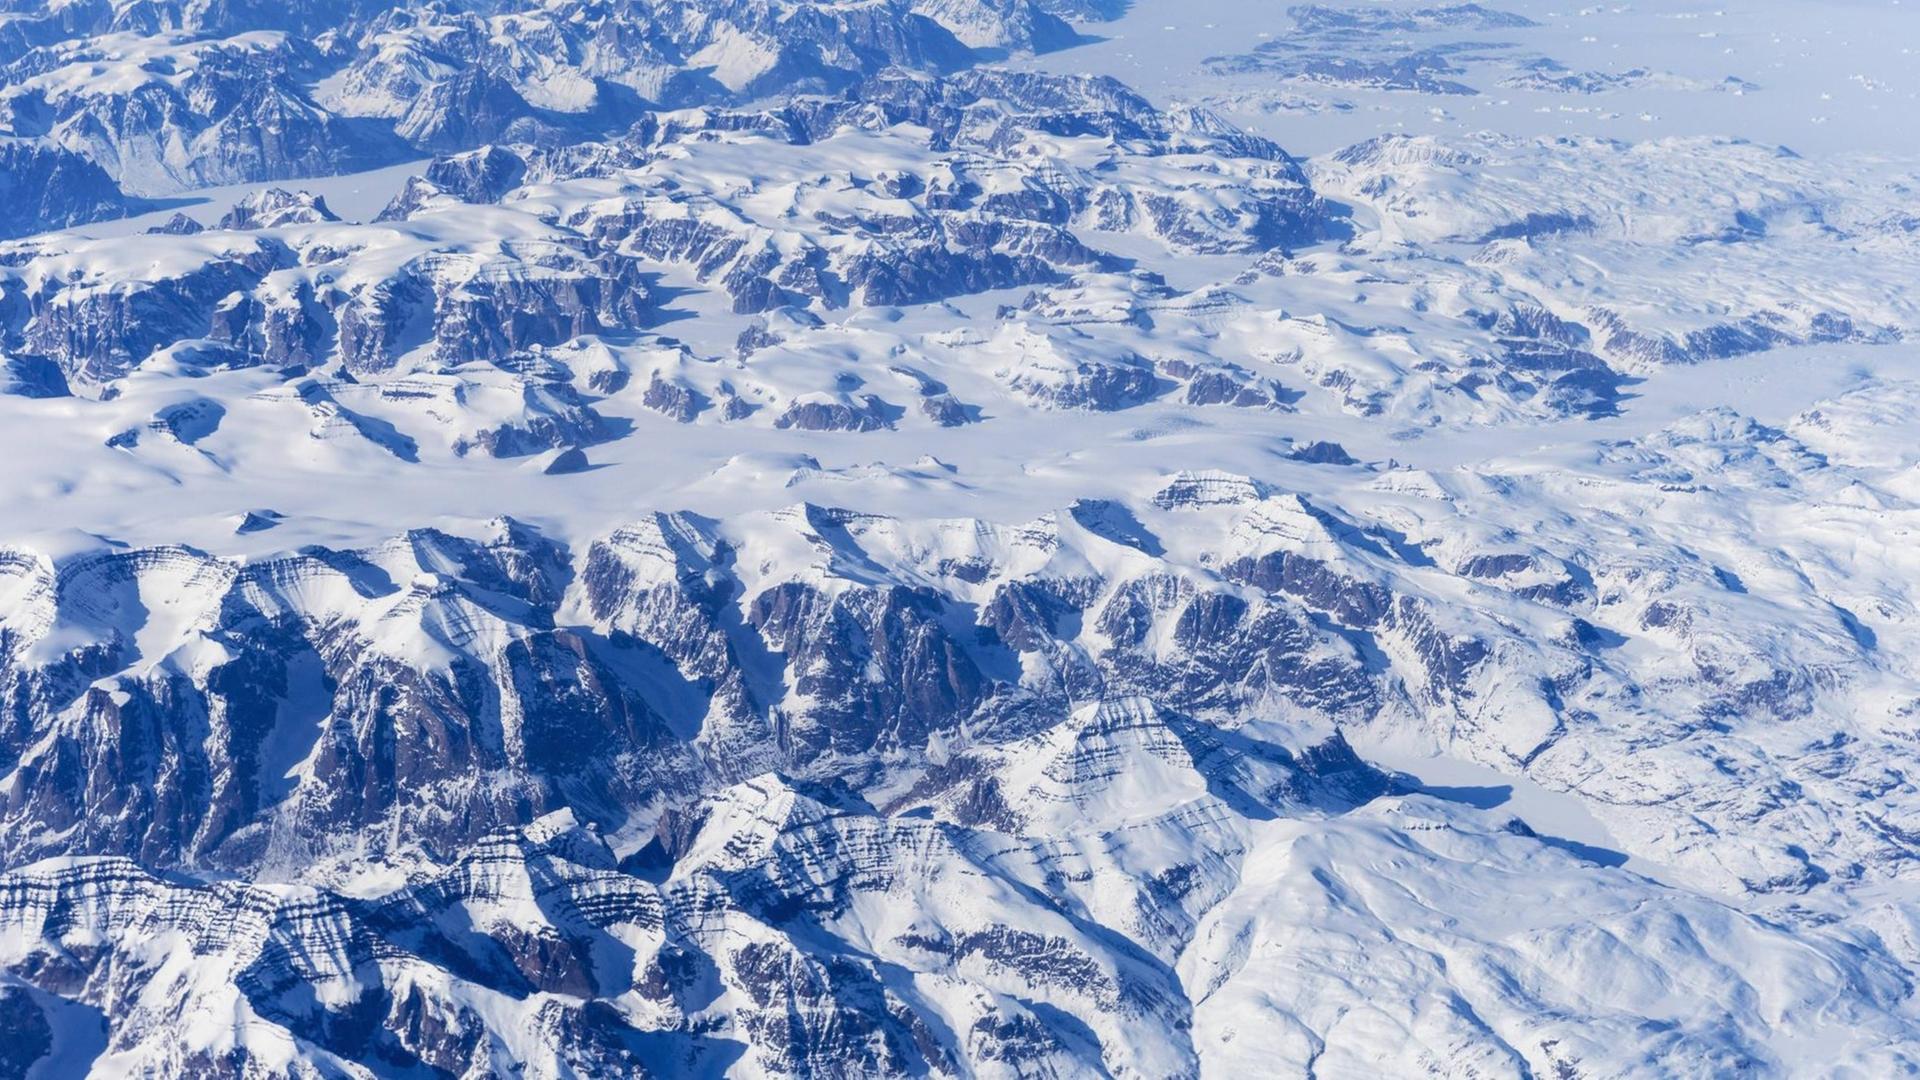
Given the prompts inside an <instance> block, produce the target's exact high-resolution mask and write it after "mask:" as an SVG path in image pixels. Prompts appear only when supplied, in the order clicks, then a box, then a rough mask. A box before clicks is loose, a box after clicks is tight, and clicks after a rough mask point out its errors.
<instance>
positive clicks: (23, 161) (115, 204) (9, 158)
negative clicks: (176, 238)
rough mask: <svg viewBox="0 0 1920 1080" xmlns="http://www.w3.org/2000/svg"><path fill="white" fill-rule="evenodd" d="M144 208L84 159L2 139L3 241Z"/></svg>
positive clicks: (0, 228)
mask: <svg viewBox="0 0 1920 1080" xmlns="http://www.w3.org/2000/svg"><path fill="white" fill-rule="evenodd" d="M135 205H138V203H137V200H130V199H128V198H127V197H126V196H125V195H122V194H121V192H120V188H119V186H118V185H116V184H115V183H114V182H113V178H112V177H110V176H108V175H107V173H106V171H105V170H103V169H101V168H100V166H98V165H96V164H94V163H93V162H92V161H90V160H88V159H87V158H86V157H84V156H83V155H80V154H77V153H74V152H73V151H71V150H67V149H64V148H62V147H59V146H52V145H48V144H46V143H42V142H38V141H32V140H24V139H0V207H4V209H0V240H4V239H8V238H11V237H15V236H27V235H30V234H32V233H37V232H44V231H46V230H48V229H64V228H66V227H68V226H70V225H85V224H86V223H88V222H90V221H101V220H104V219H106V218H114V217H120V216H122V215H124V214H126V213H127V212H128V210H129V208H130V207H132V206H135Z"/></svg>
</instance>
